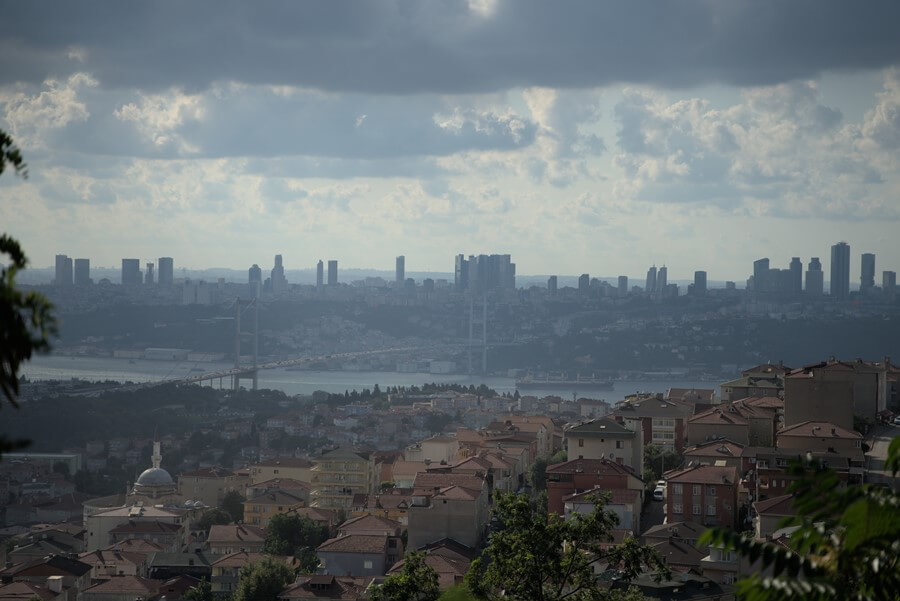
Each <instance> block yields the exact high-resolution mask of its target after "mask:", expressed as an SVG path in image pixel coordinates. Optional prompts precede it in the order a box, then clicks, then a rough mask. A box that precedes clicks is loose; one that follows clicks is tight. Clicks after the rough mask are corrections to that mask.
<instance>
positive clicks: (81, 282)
mask: <svg viewBox="0 0 900 601" xmlns="http://www.w3.org/2000/svg"><path fill="white" fill-rule="evenodd" d="M91 283H92V282H91V260H90V259H75V285H76V286H90V285H91Z"/></svg>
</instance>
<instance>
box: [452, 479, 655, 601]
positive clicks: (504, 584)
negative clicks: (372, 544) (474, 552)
mask: <svg viewBox="0 0 900 601" xmlns="http://www.w3.org/2000/svg"><path fill="white" fill-rule="evenodd" d="M607 500H608V496H600V497H598V498H597V499H596V504H595V506H594V509H593V511H591V513H589V514H584V515H582V514H576V515H573V516H570V517H569V518H568V519H563V518H561V517H559V516H558V515H556V514H555V513H548V512H547V510H546V496H545V495H541V497H540V498H539V499H538V500H536V501H535V500H531V499H529V498H528V497H527V496H525V495H514V494H502V495H498V498H497V500H496V504H495V506H494V516H495V518H496V519H497V521H498V523H499V527H498V528H497V530H496V531H495V532H493V533H492V534H491V537H490V540H489V544H488V546H487V547H486V548H485V550H484V552H483V553H482V555H481V557H479V558H477V559H476V560H475V561H473V562H472V565H471V567H470V568H469V572H468V573H467V574H466V584H467V586H468V587H469V589H470V590H471V591H472V592H473V593H475V595H476V596H479V597H483V598H486V599H501V598H502V599H504V600H510V601H560V600H562V599H569V600H572V601H582V600H587V599H592V600H593V599H619V598H621V591H619V592H615V591H605V590H603V589H602V588H601V587H600V586H599V585H598V582H597V579H596V577H595V575H594V571H593V568H592V564H594V563H595V562H599V563H602V564H607V565H608V566H609V569H610V570H614V571H615V572H616V573H617V576H618V578H619V580H620V581H622V582H630V581H631V580H633V579H634V578H635V577H636V576H637V575H638V574H640V573H641V572H642V571H643V568H645V567H646V568H648V569H650V570H652V571H654V572H659V573H661V574H662V575H663V576H668V574H669V572H668V569H667V568H666V567H665V564H664V563H663V561H662V559H661V558H660V557H659V556H658V554H657V553H656V552H655V551H654V550H653V549H651V548H649V547H644V546H641V545H640V544H639V543H638V542H637V541H636V540H635V539H633V538H628V539H626V540H625V541H624V542H623V543H622V544H620V545H615V546H609V548H604V547H605V546H606V545H609V543H611V542H612V540H613V538H612V534H611V533H612V529H613V528H614V527H615V526H616V525H617V524H618V518H617V517H616V515H615V513H613V512H611V511H607V510H606V509H605V505H606V503H607Z"/></svg>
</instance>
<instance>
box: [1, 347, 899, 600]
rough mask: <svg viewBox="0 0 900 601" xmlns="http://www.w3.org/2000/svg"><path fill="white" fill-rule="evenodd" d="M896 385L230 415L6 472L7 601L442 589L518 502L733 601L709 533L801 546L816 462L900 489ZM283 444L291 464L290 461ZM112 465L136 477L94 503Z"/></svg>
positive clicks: (441, 401) (755, 373)
mask: <svg viewBox="0 0 900 601" xmlns="http://www.w3.org/2000/svg"><path fill="white" fill-rule="evenodd" d="M747 379H756V383H755V384H754V387H751V388H746V389H741V388H740V386H739V385H738V384H737V383H736V382H744V381H745V380H747ZM898 379H900V369H898V368H897V367H895V366H893V365H892V364H891V363H890V361H889V360H887V359H884V360H881V361H861V360H854V361H841V360H837V359H828V360H826V361H823V362H820V363H816V364H811V365H807V366H803V367H800V368H789V367H786V366H783V365H780V364H763V365H759V366H756V367H752V368H749V369H747V370H744V371H743V372H742V373H741V380H734V381H729V382H725V383H723V384H722V385H721V387H720V389H718V390H716V389H712V388H710V389H677V388H672V389H670V390H669V391H668V392H667V393H665V394H647V393H642V394H634V395H629V396H627V397H626V398H623V399H621V400H618V401H615V402H606V403H604V405H605V407H604V410H603V411H602V414H601V415H597V409H596V408H597V406H598V405H597V402H596V401H591V400H588V399H582V400H578V399H576V400H574V401H567V400H564V399H561V398H558V397H543V398H538V397H528V396H520V395H518V394H516V395H514V396H508V395H507V396H502V395H496V394H492V393H491V392H490V391H486V390H480V391H476V390H474V389H473V390H465V389H463V390H459V389H454V388H453V387H446V388H444V389H440V387H438V388H436V389H434V390H432V391H430V392H427V393H424V392H421V391H419V392H416V393H413V394H409V393H406V392H403V391H400V390H397V391H393V390H389V391H383V392H382V391H376V392H375V393H372V392H369V394H367V395H357V396H356V397H355V398H351V397H350V396H349V395H347V396H346V397H345V396H344V395H333V396H332V397H325V398H322V399H321V400H319V401H317V400H315V399H308V398H307V399H303V398H290V397H286V396H284V395H282V396H281V397H278V400H277V402H275V403H274V404H272V403H269V404H268V405H267V404H265V403H263V404H260V405H259V409H258V410H257V411H254V410H253V409H249V407H251V406H252V404H245V405H244V409H242V410H241V411H242V412H243V413H242V415H241V416H240V417H238V416H237V415H236V411H237V405H234V404H233V401H230V400H229V398H228V397H225V396H223V397H222V398H221V399H220V400H219V401H217V403H216V406H218V407H219V408H218V410H217V411H215V412H214V413H211V414H207V415H203V417H202V419H203V421H204V423H205V424H206V427H205V428H202V429H200V430H192V429H191V430H182V431H181V432H180V433H178V434H175V433H170V432H156V433H155V434H153V433H150V434H149V435H141V436H130V437H129V436H113V437H111V438H108V439H105V440H104V439H91V440H85V441H84V442H83V444H82V445H81V446H79V447H67V448H61V449H59V450H58V452H45V453H37V452H35V453H27V452H22V453H10V454H7V455H5V456H4V457H3V461H2V462H0V494H2V496H3V512H2V516H3V530H2V531H0V532H2V536H3V537H4V539H5V541H6V542H5V545H4V546H3V552H4V562H5V567H4V568H3V570H2V571H0V581H2V585H0V598H2V599H20V598H22V599H26V598H30V597H31V596H38V597H40V598H42V599H48V600H49V599H61V600H62V599H65V600H68V601H76V600H84V599H96V600H101V601H102V600H105V601H120V600H122V599H126V600H128V601H136V600H137V599H139V598H140V599H144V600H148V599H161V598H162V597H165V598H166V600H167V601H171V600H172V599H180V598H183V596H184V594H186V592H187V591H189V590H192V589H193V588H195V587H196V586H198V583H199V582H201V581H203V580H206V581H208V582H209V584H210V586H211V591H212V593H213V594H214V595H217V596H227V595H230V594H232V593H233V592H234V591H235V590H236V587H237V585H238V582H239V580H240V577H241V576H240V574H241V569H242V568H244V567H246V566H249V565H251V564H253V565H255V564H256V563H258V562H259V561H260V560H261V559H263V558H266V557H271V558H274V559H275V560H277V562H280V563H282V564H284V565H286V566H288V567H289V568H290V569H291V570H294V571H295V572H296V573H298V574H300V575H299V576H298V578H297V579H296V580H295V581H294V582H293V583H292V584H290V585H289V586H287V587H286V588H285V589H284V590H283V591H282V593H281V596H280V598H282V599H310V598H313V599H314V598H335V597H338V598H343V599H366V598H367V596H368V594H369V591H371V586H372V585H373V583H374V584H376V585H377V584H378V583H380V582H382V581H384V579H385V578H387V577H388V576H389V575H390V574H394V573H398V571H402V569H403V565H404V560H405V559H404V558H405V556H406V554H407V553H408V552H412V551H420V552H422V553H423V554H424V558H425V563H426V564H427V565H428V566H430V567H431V568H433V569H434V570H435V572H436V573H437V574H438V577H439V583H440V586H441V588H442V589H446V588H450V587H454V586H459V585H460V584H461V583H462V582H463V581H464V578H465V574H466V572H467V570H468V566H469V564H470V563H471V562H472V561H473V560H474V559H475V558H476V557H478V555H479V553H480V551H481V549H482V548H483V547H484V545H485V544H486V543H487V542H488V541H489V540H490V536H491V532H492V530H493V529H494V528H497V527H499V526H500V525H499V524H497V523H496V522H495V520H494V519H493V518H492V508H493V505H494V502H495V500H496V499H497V498H499V497H498V495H502V494H506V493H518V494H522V495H527V496H531V497H534V498H540V496H541V495H546V496H545V498H546V511H547V512H549V513H551V514H555V515H558V516H560V518H562V519H566V520H569V519H575V518H576V516H584V515H587V514H590V513H591V511H592V510H593V509H594V507H595V506H596V505H597V504H598V503H600V504H602V506H603V507H604V509H605V510H606V511H608V512H611V513H612V514H614V515H615V524H616V525H615V527H614V529H613V531H612V536H613V539H614V541H618V542H621V541H624V540H626V539H628V538H637V539H640V540H641V541H642V542H643V543H645V544H647V545H649V546H650V547H651V548H653V549H654V550H656V551H657V552H658V553H659V556H660V557H661V558H662V560H663V561H664V562H665V565H667V566H668V568H669V569H670V570H672V572H673V573H675V574H681V575H682V576H683V577H685V578H687V579H688V580H685V583H687V582H688V581H689V582H690V583H693V584H691V585H690V586H688V585H687V584H686V585H685V586H686V587H687V588H691V587H694V588H696V590H698V591H703V590H705V589H704V586H707V585H704V584H703V583H708V584H709V585H710V586H712V585H714V586H715V590H716V591H719V593H718V594H719V596H718V597H717V598H719V599H730V598H733V595H734V587H733V585H734V583H735V581H736V580H737V579H739V578H740V577H741V576H743V575H745V574H746V573H747V570H748V569H749V567H748V566H747V565H745V563H742V562H741V561H740V560H739V558H738V557H737V556H736V555H735V554H734V553H732V552H725V551H723V550H722V549H721V548H717V547H714V546H708V547H697V541H698V539H699V537H700V535H701V534H702V533H703V532H704V531H705V530H706V529H707V528H708V527H713V526H727V527H730V528H734V529H736V530H741V531H748V532H752V533H753V535H754V536H755V537H756V538H757V539H759V540H765V541H785V540H789V538H790V535H791V530H790V529H780V528H779V522H780V521H781V519H782V518H784V517H787V516H791V515H793V513H792V512H793V511H794V506H793V503H792V499H793V497H792V495H791V493H790V486H791V482H792V481H793V480H794V479H795V475H792V474H791V473H790V470H789V466H790V465H791V463H792V462H793V461H796V460H797V459H798V458H800V459H803V458H810V457H811V458H815V459H818V460H819V461H820V462H821V463H822V464H825V465H827V466H828V467H830V468H832V469H833V470H835V472H836V474H837V475H838V477H839V479H840V482H842V483H843V484H845V485H855V484H862V483H872V482H875V483H879V484H882V485H885V486H896V481H894V480H891V479H890V478H889V477H886V476H885V475H884V474H883V473H882V472H880V471H878V470H873V471H871V472H870V471H869V469H868V468H869V467H870V466H877V465H881V464H880V463H879V462H880V461H883V457H879V456H878V453H879V452H880V450H883V449H884V445H883V444H880V443H879V441H883V440H884V439H885V438H890V437H892V436H893V434H894V432H893V430H894V429H895V428H896V427H897V426H894V425H892V421H893V418H894V415H895V413H896V411H897V408H898V396H897V395H898ZM761 380H764V381H765V382H767V385H766V386H761V385H759V381H761ZM194 390H197V391H199V390H202V389H194ZM739 390H743V392H745V393H749V394H747V396H743V397H741V398H734V397H735V395H737V394H739V393H738V392H737V391H739ZM182 393H185V394H187V395H190V394H192V393H191V388H190V387H188V388H187V389H183V390H182ZM222 394H228V393H222ZM242 394H253V393H250V392H247V393H242ZM37 405H38V402H35V406H37ZM177 411H182V412H184V411H186V408H184V409H178V410H177ZM258 411H259V412H261V413H258ZM586 416H588V417H586ZM854 428H856V429H854ZM285 437H288V438H290V439H292V440H295V441H296V444H295V445H294V446H293V448H292V447H290V446H287V445H283V444H277V446H276V443H277V442H278V441H281V440H283V439H284V438H285ZM234 442H237V443H239V444H238V445H237V446H235V445H234V444H231V443H234ZM226 449H228V452H227V453H226ZM167 457H169V458H177V463H173V462H172V461H169V460H167ZM226 458H230V459H229V460H228V461H227V462H226V461H225V459H226ZM657 459H658V460H659V465H657V463H656V461H657ZM142 462H143V465H141V463H142ZM667 462H668V463H667ZM112 465H116V466H123V467H125V468H126V469H127V466H134V467H133V468H130V469H132V470H133V473H135V474H137V477H136V478H135V479H134V480H133V481H128V482H127V484H126V486H124V487H123V488H122V489H121V491H116V492H113V493H112V494H106V495H101V496H96V495H91V494H89V491H90V490H97V486H98V484H97V478H98V477H99V478H100V479H101V481H102V479H103V477H106V478H109V477H110V474H111V473H112V472H111V471H110V469H109V468H110V467H111V466H112ZM104 474H105V476H104ZM657 480H658V481H657ZM279 537H280V538H279ZM284 537H288V539H291V537H294V538H296V537H300V538H298V539H297V541H296V542H287V539H284ZM282 539H284V540H282ZM639 588H641V590H642V591H643V593H644V594H645V595H646V596H649V597H653V596H654V594H657V595H663V596H664V593H663V592H660V591H661V590H662V589H659V590H657V589H658V587H656V588H654V586H651V585H650V582H649V581H648V582H646V583H644V584H642V585H641V586H640V587H639ZM654 590H655V591H656V593H654ZM661 598H662V597H661ZM685 598H691V599H693V598H697V599H700V598H706V597H701V596H697V597H685Z"/></svg>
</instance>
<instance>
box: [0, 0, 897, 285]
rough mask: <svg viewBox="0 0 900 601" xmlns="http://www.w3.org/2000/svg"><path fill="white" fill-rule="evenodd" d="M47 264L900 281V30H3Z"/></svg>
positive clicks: (1, 21) (519, 3)
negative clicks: (863, 276) (484, 263)
mask: <svg viewBox="0 0 900 601" xmlns="http://www.w3.org/2000/svg"><path fill="white" fill-rule="evenodd" d="M0 9H2V12H0V15H2V18H0V128H2V129H4V130H6V131H7V132H9V133H11V134H12V135H13V136H14V139H15V140H16V142H17V143H18V145H19V146H20V147H21V149H22V151H23V152H24V154H25V157H26V159H27V161H28V164H29V177H28V179H27V180H23V179H21V178H16V177H14V176H13V175H11V174H9V173H7V174H4V175H3V177H2V178H0V229H2V230H4V231H7V232H10V233H12V234H13V235H15V236H17V237H18V238H20V239H21V240H22V242H23V243H24V245H25V248H26V250H27V251H28V253H29V255H30V256H31V258H32V262H33V264H34V265H36V266H46V265H50V264H51V263H52V261H53V255H54V254H56V253H57V252H61V253H67V254H69V255H70V256H78V257H82V256H86V257H90V258H91V260H92V263H93V264H94V265H117V264H118V263H119V259H120V258H121V257H125V256H128V257H138V258H141V259H143V260H150V259H153V258H156V257H158V256H161V255H171V256H174V257H175V260H176V265H179V266H187V267H235V268H245V267H246V266H248V265H249V264H251V263H260V264H261V265H265V266H269V265H271V262H272V255H273V254H275V253H276V252H281V253H283V254H284V256H285V265H286V266H287V267H288V268H292V269H293V268H304V267H311V266H312V265H313V264H314V263H315V261H316V260H317V259H319V258H326V259H327V258H335V259H339V260H340V261H341V264H342V265H346V266H354V267H375V268H382V269H391V268H392V266H393V258H394V256H395V255H397V254H405V255H406V257H407V259H406V265H407V269H408V270H411V271H420V270H436V271H449V270H451V268H452V256H453V255H454V254H455V253H458V252H463V253H467V254H469V253H478V252H504V253H511V254H512V255H513V257H514V260H515V261H516V262H517V263H518V269H519V272H520V273H524V274H549V273H560V274H577V273H582V272H590V273H592V274H597V275H616V274H620V273H624V274H629V275H632V276H637V275H640V274H643V273H644V272H645V271H646V269H647V267H648V266H649V265H650V264H652V263H656V264H657V265H659V264H662V263H667V264H668V265H669V269H670V278H672V279H676V278H684V277H689V276H690V274H692V273H693V270H695V269H706V270H707V271H708V272H709V277H710V278H711V279H739V280H743V278H746V276H747V275H748V274H749V272H750V270H751V265H750V262H751V261H752V260H753V259H755V258H758V257H760V256H769V257H770V258H771V259H772V262H773V265H774V266H786V265H787V263H788V261H789V260H790V257H791V256H800V257H802V258H803V260H804V262H806V261H808V259H809V257H810V256H820V257H822V258H823V263H824V266H825V269H826V270H827V269H828V263H829V261H828V256H829V253H828V248H829V246H830V245H831V244H832V243H834V242H836V241H838V240H846V241H847V242H849V243H850V245H851V249H852V253H853V260H852V263H853V270H852V271H851V277H852V278H853V279H854V280H856V279H858V263H859V253H861V252H866V251H870V252H875V253H877V255H878V264H877V268H878V271H879V272H880V271H881V270H882V269H900V235H898V234H900V27H898V25H897V24H898V23H900V2H897V1H896V0H887V1H884V2H879V1H867V2H851V1H847V2H834V1H830V0H795V1H784V0H777V1H776V0H773V1H764V0H746V1H744V0H733V1H729V2H712V1H709V0H697V1H691V0H683V1H680V2H670V3H661V2H655V1H654V2H649V1H643V0H629V1H627V2H619V1H615V2H605V1H598V0H594V1H588V2H565V3H558V2H531V1H527V0H515V1H512V0H510V1H505V0H469V1H464V0H459V1H454V0H447V1H442V2H422V1H420V0H410V1H403V0H393V1H388V0H382V1H378V2H362V1H353V2H341V1H334V0H328V1H323V2H252V3H251V2H229V1H222V0H215V1H213V0H210V1H207V2H203V1H194V2H180V1H178V2H176V1H172V2H149V1H148V2H141V3H131V2H121V1H120V0H112V1H109V2H77V3H76V2H62V1H59V2H42V1H39V0H29V1H27V2H11V1H6V0H3V1H2V2H0Z"/></svg>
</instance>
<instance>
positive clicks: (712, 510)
mask: <svg viewBox="0 0 900 601" xmlns="http://www.w3.org/2000/svg"><path fill="white" fill-rule="evenodd" d="M706 515H716V504H715V503H710V504H709V505H707V506H706Z"/></svg>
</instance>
